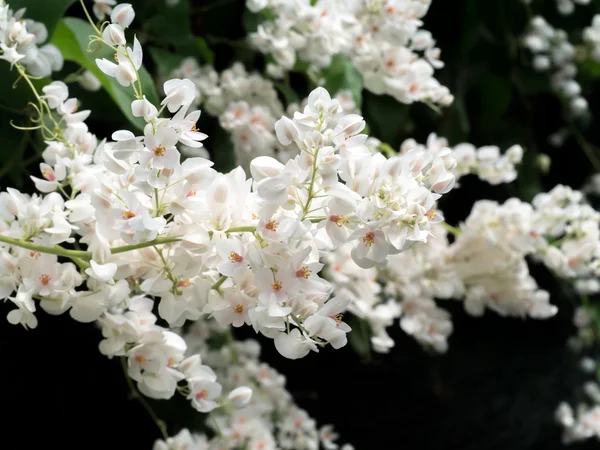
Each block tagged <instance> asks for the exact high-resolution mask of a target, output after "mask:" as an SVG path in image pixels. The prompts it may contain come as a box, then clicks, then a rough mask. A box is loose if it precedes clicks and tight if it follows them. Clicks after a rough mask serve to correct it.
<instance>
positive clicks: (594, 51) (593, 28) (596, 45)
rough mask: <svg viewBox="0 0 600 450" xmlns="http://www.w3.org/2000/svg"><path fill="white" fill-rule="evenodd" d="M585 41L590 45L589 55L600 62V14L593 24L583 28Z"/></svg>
mask: <svg viewBox="0 0 600 450" xmlns="http://www.w3.org/2000/svg"><path fill="white" fill-rule="evenodd" d="M583 41H584V42H585V43H586V44H587V45H588V47H589V48H588V52H589V56H590V57H591V58H592V59H593V60H594V61H598V62H600V15H599V14H596V15H595V16H594V18H593V19H592V24H591V25H590V26H589V27H587V28H585V29H584V30H583Z"/></svg>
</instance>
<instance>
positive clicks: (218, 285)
mask: <svg viewBox="0 0 600 450" xmlns="http://www.w3.org/2000/svg"><path fill="white" fill-rule="evenodd" d="M227 278H228V277H227V276H226V275H222V276H221V278H219V281H217V282H216V283H215V284H213V285H212V287H211V289H214V290H215V291H217V292H220V291H219V289H220V288H221V285H222V284H223V283H225V280H226V279H227Z"/></svg>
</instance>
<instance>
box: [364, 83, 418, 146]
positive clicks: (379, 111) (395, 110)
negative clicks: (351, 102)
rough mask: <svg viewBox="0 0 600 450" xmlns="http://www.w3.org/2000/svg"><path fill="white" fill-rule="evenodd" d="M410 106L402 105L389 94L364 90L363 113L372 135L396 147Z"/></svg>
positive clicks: (402, 132)
mask: <svg viewBox="0 0 600 450" xmlns="http://www.w3.org/2000/svg"><path fill="white" fill-rule="evenodd" d="M409 109H410V107H409V106H408V105H402V104H400V103H398V102H397V101H396V100H394V99H393V98H392V97H390V96H389V95H375V94H371V93H370V92H365V96H364V101H363V115H364V117H365V120H366V122H367V123H368V124H369V128H370V130H371V133H372V135H373V136H374V137H376V138H378V139H381V140H382V141H384V142H386V143H388V144H390V145H391V146H392V147H396V146H397V145H399V144H400V142H399V140H400V137H402V135H403V134H404V128H405V126H406V123H407V120H408V113H409Z"/></svg>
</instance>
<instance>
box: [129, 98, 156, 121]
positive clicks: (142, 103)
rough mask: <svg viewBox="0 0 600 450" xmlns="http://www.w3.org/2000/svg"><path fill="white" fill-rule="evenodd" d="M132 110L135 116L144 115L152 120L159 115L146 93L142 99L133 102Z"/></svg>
mask: <svg viewBox="0 0 600 450" xmlns="http://www.w3.org/2000/svg"><path fill="white" fill-rule="evenodd" d="M131 112H132V113H133V115H134V116H135V117H143V118H144V119H146V120H152V119H154V118H155V117H156V116H157V115H158V110H157V109H156V106H154V105H153V104H152V103H150V102H149V101H148V100H147V99H146V96H145V95H144V98H143V99H142V100H134V101H133V102H132V103H131Z"/></svg>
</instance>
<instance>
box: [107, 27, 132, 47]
mask: <svg viewBox="0 0 600 450" xmlns="http://www.w3.org/2000/svg"><path fill="white" fill-rule="evenodd" d="M102 38H103V39H104V40H105V41H106V42H107V43H108V44H109V45H125V44H126V43H127V40H126V39H125V32H124V31H123V28H122V27H121V25H118V24H115V23H111V24H110V25H108V26H107V27H106V28H105V29H104V31H103V32H102Z"/></svg>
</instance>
